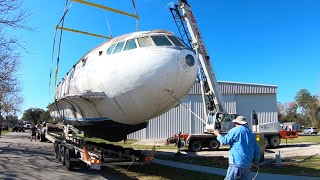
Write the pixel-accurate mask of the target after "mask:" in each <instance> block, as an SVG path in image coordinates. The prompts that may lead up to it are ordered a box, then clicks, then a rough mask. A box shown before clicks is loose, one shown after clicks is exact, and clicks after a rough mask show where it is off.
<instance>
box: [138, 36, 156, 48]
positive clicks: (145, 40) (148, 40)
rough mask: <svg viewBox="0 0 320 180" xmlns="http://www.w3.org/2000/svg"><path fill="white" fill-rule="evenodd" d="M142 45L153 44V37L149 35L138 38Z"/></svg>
mask: <svg viewBox="0 0 320 180" xmlns="http://www.w3.org/2000/svg"><path fill="white" fill-rule="evenodd" d="M138 42H139V46H140V47H148V46H153V42H152V39H151V38H150V37H149V36H146V37H141V38H138Z"/></svg>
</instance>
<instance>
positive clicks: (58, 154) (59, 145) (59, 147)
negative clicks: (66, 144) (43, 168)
mask: <svg viewBox="0 0 320 180" xmlns="http://www.w3.org/2000/svg"><path fill="white" fill-rule="evenodd" d="M61 147H62V145H61V144H57V156H58V157H57V159H58V161H60V162H61Z"/></svg>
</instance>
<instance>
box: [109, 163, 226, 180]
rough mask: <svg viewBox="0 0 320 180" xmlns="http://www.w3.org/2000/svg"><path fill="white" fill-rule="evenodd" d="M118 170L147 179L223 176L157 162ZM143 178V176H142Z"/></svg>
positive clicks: (181, 179)
mask: <svg viewBox="0 0 320 180" xmlns="http://www.w3.org/2000/svg"><path fill="white" fill-rule="evenodd" d="M115 170H116V171H118V172H123V171H125V173H126V174H132V173H133V174H135V177H136V178H137V179H140V178H142V177H147V179H172V180H187V179H191V180H193V179H194V180H198V179H200V180H205V179H208V180H209V179H217V180H220V179H221V180H222V179H224V177H223V176H219V175H215V174H208V173H203V172H196V171H189V170H184V169H178V168H172V167H167V166H162V165H157V164H147V165H144V166H131V167H129V168H127V167H115ZM142 179H145V178H142Z"/></svg>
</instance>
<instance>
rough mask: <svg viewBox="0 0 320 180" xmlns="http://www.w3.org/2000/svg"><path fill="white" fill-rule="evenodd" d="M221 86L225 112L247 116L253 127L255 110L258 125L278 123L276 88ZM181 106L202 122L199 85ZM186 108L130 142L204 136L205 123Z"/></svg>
mask: <svg viewBox="0 0 320 180" xmlns="http://www.w3.org/2000/svg"><path fill="white" fill-rule="evenodd" d="M218 83H219V87H220V90H221V93H222V97H223V100H224V104H225V109H226V111H227V112H228V113H237V114H239V115H243V116H245V117H246V119H247V122H248V124H249V126H250V127H252V126H251V125H252V124H251V121H252V113H253V110H255V112H256V113H257V115H258V120H259V124H261V123H266V122H275V121H278V116H277V100H276V94H277V86H273V85H260V84H249V83H236V82H221V81H220V82H218ZM181 103H182V104H183V105H184V106H186V107H187V108H188V109H190V110H191V111H192V112H194V113H196V114H197V115H198V116H199V117H201V118H202V119H203V117H204V114H203V103H202V97H201V87H200V83H198V82H196V83H195V85H194V86H193V87H192V89H191V90H190V92H189V93H188V95H186V96H185V97H184V98H183V99H182V100H181ZM183 105H179V106H178V107H175V108H172V109H171V110H170V111H168V112H167V113H165V114H162V115H161V116H158V117H156V118H154V119H152V120H150V121H149V125H148V127H147V128H145V129H142V130H140V131H137V132H135V133H132V134H130V135H128V139H164V138H168V137H170V136H172V135H174V134H176V133H178V132H183V133H203V130H204V123H203V122H202V121H201V120H200V119H199V118H197V117H196V116H195V115H193V114H192V113H191V112H190V111H189V110H188V109H187V108H186V107H184V106H183Z"/></svg>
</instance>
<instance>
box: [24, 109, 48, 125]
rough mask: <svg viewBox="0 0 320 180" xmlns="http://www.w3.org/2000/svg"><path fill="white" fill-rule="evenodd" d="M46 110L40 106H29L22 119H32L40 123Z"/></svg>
mask: <svg viewBox="0 0 320 180" xmlns="http://www.w3.org/2000/svg"><path fill="white" fill-rule="evenodd" d="M44 112H45V111H44V110H43V109H40V108H29V109H27V110H25V111H24V113H23V116H22V119H23V120H24V121H31V122H32V123H33V124H39V123H41V122H42V121H41V115H42V114H43V113H44Z"/></svg>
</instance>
